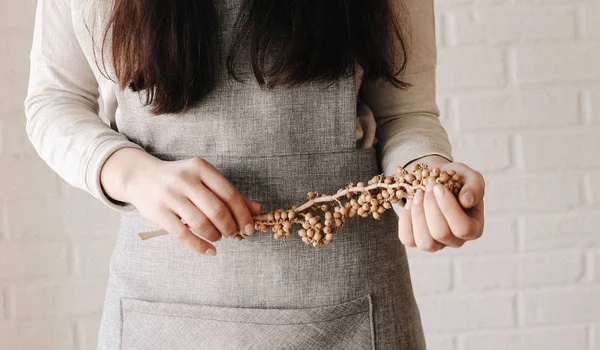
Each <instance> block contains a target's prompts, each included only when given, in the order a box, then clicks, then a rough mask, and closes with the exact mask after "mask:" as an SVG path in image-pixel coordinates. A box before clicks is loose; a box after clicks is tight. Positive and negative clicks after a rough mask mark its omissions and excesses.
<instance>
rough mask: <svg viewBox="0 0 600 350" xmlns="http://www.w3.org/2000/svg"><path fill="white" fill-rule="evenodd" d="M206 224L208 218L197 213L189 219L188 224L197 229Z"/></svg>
mask: <svg viewBox="0 0 600 350" xmlns="http://www.w3.org/2000/svg"><path fill="white" fill-rule="evenodd" d="M205 225H206V218H205V217H204V216H203V215H197V216H195V217H194V218H192V219H191V220H190V221H188V226H190V227H191V228H193V229H195V230H200V229H202V228H203V227H204V226H205Z"/></svg>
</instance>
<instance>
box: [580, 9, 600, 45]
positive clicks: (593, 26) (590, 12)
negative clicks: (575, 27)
mask: <svg viewBox="0 0 600 350" xmlns="http://www.w3.org/2000/svg"><path fill="white" fill-rule="evenodd" d="M583 6H584V7H583V14H584V18H583V23H584V27H585V35H586V37H588V38H592V39H600V23H599V22H598V18H600V4H598V2H588V3H586V4H584V5H583Z"/></svg>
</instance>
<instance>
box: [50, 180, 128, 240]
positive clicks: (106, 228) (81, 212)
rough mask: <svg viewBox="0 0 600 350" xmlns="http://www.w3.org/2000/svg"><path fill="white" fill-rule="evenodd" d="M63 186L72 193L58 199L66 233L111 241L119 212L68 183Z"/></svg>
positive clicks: (117, 223) (117, 225)
mask: <svg viewBox="0 0 600 350" xmlns="http://www.w3.org/2000/svg"><path fill="white" fill-rule="evenodd" d="M64 184H66V183H63V185H64ZM65 186H68V187H70V188H71V190H70V191H72V195H69V196H68V197H67V196H63V197H61V198H60V201H59V205H60V208H61V221H62V222H63V224H64V227H65V232H66V234H67V235H71V236H74V237H102V238H103V239H105V240H107V241H113V240H114V238H115V237H116V234H117V231H118V228H119V222H120V221H119V220H120V217H119V213H117V212H115V211H113V210H111V209H110V208H108V207H106V206H105V205H104V204H103V203H101V202H100V201H99V200H97V199H96V198H94V197H93V196H92V195H90V194H89V193H87V192H85V191H83V190H80V189H78V188H75V187H73V186H70V185H68V184H67V185H65ZM62 189H63V188H61V190H62Z"/></svg>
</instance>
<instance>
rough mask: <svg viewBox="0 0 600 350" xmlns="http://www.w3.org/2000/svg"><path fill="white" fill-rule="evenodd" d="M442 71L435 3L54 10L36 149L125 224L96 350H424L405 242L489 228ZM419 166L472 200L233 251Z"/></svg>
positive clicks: (463, 236)
mask: <svg viewBox="0 0 600 350" xmlns="http://www.w3.org/2000/svg"><path fill="white" fill-rule="evenodd" d="M434 70H435V40H434V30H433V9H432V1H431V0H429V1H423V0H405V1H400V0H389V1H387V0H377V1H375V0H370V1H358V0H357V1H352V2H350V1H333V2H330V1H327V2H326V1H303V0H289V1H281V0H262V1H258V0H244V1H242V0H220V1H217V0H214V1H210V0H203V1H192V0H178V1H161V0H147V1H139V0H137V1H136V0H116V1H115V2H114V3H110V2H94V1H92V0H41V1H39V3H38V11H37V19H36V27H35V36H34V44H33V49H32V52H31V78H30V86H29V92H28V96H27V99H26V115H27V131H28V135H29V137H30V140H31V141H32V143H33V144H34V146H35V148H36V149H37V151H38V152H39V154H40V156H41V157H42V158H43V159H44V160H45V161H46V162H47V163H48V164H49V165H50V166H51V167H52V168H53V169H54V170H55V171H56V172H57V173H58V174H59V175H60V176H62V177H63V178H64V179H65V180H67V181H68V182H69V183H71V184H72V185H74V186H78V187H80V188H82V189H84V190H86V191H88V192H89V193H91V194H92V195H94V196H95V197H97V198H98V199H99V200H100V201H102V202H103V203H104V204H106V205H107V206H109V207H110V208H112V209H114V210H117V211H119V212H120V213H121V218H122V220H121V226H120V229H119V232H118V237H117V243H116V247H115V250H114V252H113V255H112V259H111V264H110V278H109V282H108V287H107V291H106V300H105V305H104V312H103V316H102V323H101V328H100V332H99V345H98V348H99V349H242V348H252V349H342V348H347V349H371V348H376V349H423V348H424V347H425V344H424V338H423V332H422V327H421V321H420V317H419V312H418V308H417V306H416V304H415V300H414V297H413V291H412V287H411V283H410V277H409V270H408V264H407V259H406V255H405V250H404V245H407V246H417V247H419V248H421V249H424V250H427V251H437V250H440V249H442V248H443V247H445V246H451V247H460V246H461V245H462V244H464V242H465V241H467V240H471V239H475V238H478V237H479V236H480V235H481V233H482V231H483V192H484V182H483V178H482V177H481V175H480V174H479V173H478V172H476V171H475V170H472V169H471V168H469V167H468V166H466V165H464V164H461V163H456V162H453V159H452V156H451V148H450V144H449V142H448V138H447V135H446V132H445V130H444V129H443V127H442V126H441V124H440V122H439V119H438V110H437V107H436V105H435V97H434ZM99 91H100V92H101V96H102V98H101V101H102V103H101V104H100V106H99V104H98V103H97V100H98V97H99V94H98V92H99ZM357 105H358V106H359V113H357ZM99 110H103V111H104V114H105V115H106V116H107V117H108V119H109V121H110V125H106V124H105V123H103V122H102V120H101V119H100V118H99ZM374 135H376V138H375V137H373V136H374ZM415 162H423V163H427V164H429V165H432V166H439V167H441V168H442V169H446V170H450V169H454V170H456V171H457V172H458V173H460V174H461V175H463V176H464V181H465V186H464V188H463V189H462V190H461V193H460V195H459V200H458V201H457V200H456V198H455V197H453V196H451V195H450V193H449V192H448V191H447V190H444V189H443V188H441V189H442V191H441V192H440V194H441V195H440V196H434V194H433V191H432V190H433V189H432V188H431V187H429V188H428V189H427V191H426V192H425V193H423V192H422V191H419V192H418V193H417V195H416V197H415V199H414V200H411V201H409V202H408V203H406V207H405V208H404V209H402V208H396V210H397V214H398V215H399V218H398V217H397V216H396V215H394V214H393V212H391V211H388V212H386V213H385V214H384V215H382V218H381V220H379V221H375V220H372V219H354V220H349V221H348V222H347V223H346V224H345V225H344V228H343V230H342V231H340V232H339V233H338V234H336V238H335V240H334V241H333V242H332V243H331V244H328V245H325V246H322V247H318V248H313V247H309V246H306V245H305V244H304V243H303V242H302V241H301V240H300V239H298V238H290V239H288V240H286V241H285V242H283V241H277V240H274V239H273V238H272V236H271V235H267V234H256V235H253V236H251V237H248V238H247V239H244V240H243V241H241V242H240V241H236V240H234V239H228V238H230V237H232V236H234V235H236V234H237V233H238V232H240V231H242V230H243V232H245V233H247V234H252V232H253V227H252V226H253V225H252V216H253V215H258V214H259V213H260V212H261V211H263V210H264V211H267V210H273V209H277V208H289V207H290V206H292V205H294V204H298V203H301V202H302V201H303V200H305V198H306V193H307V192H309V191H319V192H323V193H331V192H335V191H336V190H337V189H338V188H339V187H341V186H344V185H345V184H347V183H349V182H352V181H361V180H362V181H365V180H368V179H370V178H371V177H372V176H374V175H376V174H378V173H380V172H385V173H386V174H392V173H394V172H395V169H396V166H398V165H400V166H409V165H410V164H412V163H415ZM436 193H437V192H436ZM159 228H162V229H165V230H166V231H168V232H169V233H170V234H171V236H166V237H160V238H155V239H152V240H148V241H142V240H140V238H139V236H138V233H139V232H144V231H150V230H156V229H159ZM192 231H194V232H196V233H198V235H196V234H194V232H192ZM223 237H225V238H227V239H221V238H223ZM403 243H404V245H403Z"/></svg>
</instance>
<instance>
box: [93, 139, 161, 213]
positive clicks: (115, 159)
mask: <svg viewBox="0 0 600 350" xmlns="http://www.w3.org/2000/svg"><path fill="white" fill-rule="evenodd" d="M156 160H157V159H156V158H155V157H153V156H152V155H150V154H148V153H147V152H145V151H143V150H140V149H138V148H133V147H124V148H120V149H118V150H117V151H115V152H114V153H113V154H111V155H110V156H109V157H108V158H107V159H106V161H105V162H104V165H103V166H102V169H101V170H100V185H101V186H102V189H103V190H104V192H105V193H106V195H107V196H109V197H110V198H112V199H114V200H116V201H120V202H125V203H130V202H131V200H130V193H131V185H132V184H134V183H135V178H136V177H137V174H138V173H139V171H140V170H142V169H144V168H145V167H147V166H148V165H149V164H150V163H152V162H155V161H156Z"/></svg>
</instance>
